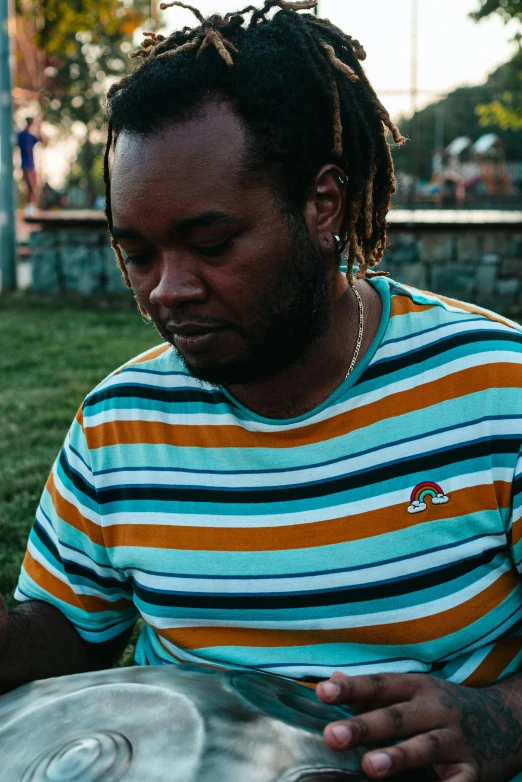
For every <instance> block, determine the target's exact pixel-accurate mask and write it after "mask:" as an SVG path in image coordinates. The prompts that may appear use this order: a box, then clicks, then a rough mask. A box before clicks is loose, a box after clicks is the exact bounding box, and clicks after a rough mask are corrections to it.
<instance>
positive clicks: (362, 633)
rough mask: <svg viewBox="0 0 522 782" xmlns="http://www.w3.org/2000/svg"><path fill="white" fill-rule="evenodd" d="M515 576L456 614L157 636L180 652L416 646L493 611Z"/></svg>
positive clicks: (193, 629)
mask: <svg viewBox="0 0 522 782" xmlns="http://www.w3.org/2000/svg"><path fill="white" fill-rule="evenodd" d="M518 583H519V582H518V576H517V575H516V574H515V573H513V572H511V571H508V572H507V573H503V575H502V576H500V578H498V579H497V580H496V581H495V583H494V584H491V586H489V587H488V588H487V589H485V590H484V591H483V592H480V594H478V595H476V596H475V597H473V598H471V599H470V600H467V601H466V602H464V603H462V604H461V605H459V606H456V607H455V608H450V609H448V610H447V611H441V612H440V613H439V614H435V616H426V617H421V618H420V619H412V620H410V621H408V622H395V623H393V624H386V625H373V626H368V627H353V628H352V627H350V628H346V629H340V630H335V629H333V630H263V629H257V628H256V629H253V628H243V627H183V628H171V629H166V630H158V629H157V628H155V631H156V632H157V633H158V634H161V635H163V637H164V638H167V639H168V640H169V641H170V642H171V643H173V644H174V645H175V646H178V647H180V648H182V649H204V648H209V647H213V646H246V647H259V648H270V647H291V646H309V645H313V644H325V643H358V644H378V645H383V646H390V645H396V644H420V643H426V642H427V641H434V640H437V639H440V638H444V637H445V636H448V635H451V633H456V632H458V631H459V630H461V629H462V628H464V627H467V626H469V625H471V624H473V622H476V621H477V620H478V619H481V618H482V617H483V616H485V615H486V614H488V613H489V612H490V611H493V610H494V609H495V608H496V607H497V606H498V605H499V604H500V603H501V602H502V601H503V600H505V599H506V598H507V597H508V596H509V594H510V593H511V592H512V591H513V589H515V587H517V586H518Z"/></svg>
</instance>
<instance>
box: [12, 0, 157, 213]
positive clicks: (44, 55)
mask: <svg viewBox="0 0 522 782" xmlns="http://www.w3.org/2000/svg"><path fill="white" fill-rule="evenodd" d="M149 15H150V0H74V1H73V2H71V0H46V2H45V3H40V2H38V0H17V17H18V18H17V28H18V29H19V30H20V31H21V32H23V38H24V39H25V41H26V42H27V44H28V45H29V46H32V47H33V49H34V50H35V51H36V52H37V53H38V56H37V57H35V58H33V59H34V61H35V62H36V67H37V69H38V84H39V99H40V104H41V107H42V114H43V118H44V119H45V120H47V121H48V122H50V123H51V124H52V125H54V126H56V127H58V128H59V129H60V131H61V132H62V133H63V135H67V134H69V133H70V131H71V127H72V125H73V124H74V123H75V122H80V123H82V124H83V125H84V126H85V127H86V129H87V130H86V133H87V135H86V138H85V141H84V143H83V146H85V149H83V150H81V154H80V157H81V161H82V165H83V166H85V168H84V177H83V178H81V177H80V179H83V181H84V182H86V183H87V189H88V190H89V191H90V192H89V201H91V202H92V199H93V197H94V195H95V193H96V190H97V188H94V187H93V186H92V179H93V167H94V166H96V165H97V164H96V159H97V157H98V156H97V155H96V154H94V152H93V150H94V149H95V148H96V145H98V144H99V143H100V140H101V138H102V131H103V111H102V99H103V96H104V95H105V93H106V91H107V88H108V87H109V86H110V84H111V83H112V81H114V80H117V79H119V78H121V76H122V75H123V73H124V72H126V71H128V69H129V67H132V66H131V62H132V61H128V59H127V55H128V53H129V52H130V51H131V50H132V49H133V48H134V45H133V43H132V39H133V35H134V33H135V31H136V30H137V28H138V27H140V26H141V25H142V24H144V23H145V22H146V21H147V20H148V18H149ZM18 38H19V36H18V35H17V39H18ZM26 48H27V46H26ZM22 54H23V52H22ZM25 59H27V57H25ZM26 71H27V67H24V68H22V70H21V75H23V77H24V79H25V81H27V74H26ZM33 81H34V79H33ZM77 168H78V167H77Z"/></svg>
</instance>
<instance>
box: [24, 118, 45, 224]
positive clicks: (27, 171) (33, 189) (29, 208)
mask: <svg viewBox="0 0 522 782" xmlns="http://www.w3.org/2000/svg"><path fill="white" fill-rule="evenodd" d="M33 130H34V131H35V132H33ZM39 142H40V143H41V144H43V145H44V146H45V145H46V144H47V139H46V138H45V136H44V135H43V134H42V133H41V131H40V128H39V127H38V128H35V120H34V118H33V117H27V118H26V120H25V128H24V129H23V130H21V131H20V132H19V133H18V146H19V147H20V167H21V169H22V176H23V180H24V182H25V185H26V188H27V204H26V207H25V214H26V216H27V217H32V216H33V215H34V214H35V213H36V210H37V208H38V196H39V186H38V175H37V173H36V168H35V164H34V148H35V146H36V144H38V143H39Z"/></svg>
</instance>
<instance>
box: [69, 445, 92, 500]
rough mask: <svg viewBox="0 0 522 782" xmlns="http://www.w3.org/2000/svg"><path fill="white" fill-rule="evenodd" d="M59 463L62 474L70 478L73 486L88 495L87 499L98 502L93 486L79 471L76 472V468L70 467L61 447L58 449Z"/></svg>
mask: <svg viewBox="0 0 522 782" xmlns="http://www.w3.org/2000/svg"><path fill="white" fill-rule="evenodd" d="M59 463H60V467H61V468H62V470H63V472H64V474H65V475H66V476H67V478H68V479H69V480H70V482H71V483H72V485H73V486H74V488H75V489H76V490H77V491H78V492H81V493H82V494H84V495H85V496H86V497H89V499H91V500H94V502H98V497H97V496H96V489H95V488H94V486H91V484H90V483H87V481H86V480H85V478H84V477H83V476H82V475H80V473H79V472H77V470H74V469H73V468H72V467H71V465H70V464H69V462H68V461H67V455H66V453H65V450H64V448H62V450H61V451H60V457H59Z"/></svg>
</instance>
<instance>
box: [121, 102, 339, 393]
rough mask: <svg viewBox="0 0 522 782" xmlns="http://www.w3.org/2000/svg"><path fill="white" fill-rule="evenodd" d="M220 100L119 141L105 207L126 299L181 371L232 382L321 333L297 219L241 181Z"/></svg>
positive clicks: (304, 350) (322, 272)
mask: <svg viewBox="0 0 522 782" xmlns="http://www.w3.org/2000/svg"><path fill="white" fill-rule="evenodd" d="M244 150H245V132H244V129H243V125H242V123H241V121H240V120H239V119H238V118H237V117H236V115H235V114H234V112H233V111H232V109H231V108H230V107H229V105H228V104H225V103H211V104H209V105H208V107H207V109H206V110H205V112H204V113H202V114H201V116H199V117H198V118H196V119H191V120H189V121H187V122H184V123H181V124H177V125H175V124H173V125H172V126H170V127H169V128H167V129H166V130H164V131H161V132H156V133H153V134H151V135H149V136H143V135H137V134H129V133H122V134H121V135H120V137H119V138H118V141H117V144H116V152H115V161H114V170H113V177H112V188H111V202H112V211H113V222H114V233H115V236H116V238H117V239H118V241H119V242H120V244H121V246H122V248H123V250H124V253H125V255H126V256H127V259H128V261H127V269H128V273H129V277H130V280H131V283H132V286H133V288H134V291H135V294H136V297H137V299H138V301H139V302H140V304H141V305H142V306H143V308H144V309H145V310H146V311H147V312H148V313H149V315H150V317H151V318H152V320H153V322H154V323H155V325H156V327H157V329H158V331H159V332H160V333H161V335H162V336H163V337H164V338H165V339H166V340H167V341H168V342H170V343H171V344H172V345H173V346H174V347H175V348H176V350H177V351H178V353H179V354H180V355H181V357H182V358H183V360H184V362H185V364H186V366H187V368H188V369H189V371H190V372H191V373H192V374H193V375H194V376H195V377H198V378H200V379H201V380H206V381H208V382H210V383H215V384H219V383H221V384H223V385H233V384H243V383H250V382H253V381H255V380H260V379H263V378H267V377H270V376H272V375H274V374H275V373H277V372H280V371H282V370H284V369H285V368H287V367H289V366H290V365H292V364H294V363H296V362H298V361H299V360H300V359H302V358H303V357H304V356H305V355H307V354H308V353H309V351H310V349H311V348H312V346H313V345H316V344H318V343H319V342H320V339H321V337H322V336H323V335H324V334H325V332H326V330H327V328H328V324H329V308H330V304H329V297H328V287H327V274H326V265H325V261H324V259H323V256H322V255H321V253H320V252H319V249H318V248H317V247H316V246H315V244H314V242H313V241H312V239H311V236H310V233H309V231H308V228H307V226H306V224H305V221H304V218H302V219H298V218H289V217H285V216H283V214H282V208H281V205H280V203H279V202H278V200H277V198H276V196H275V194H274V191H273V185H270V184H269V183H268V182H264V181H260V180H259V179H256V178H254V177H250V178H249V176H248V174H247V173H245V170H244V165H243V159H244Z"/></svg>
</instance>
